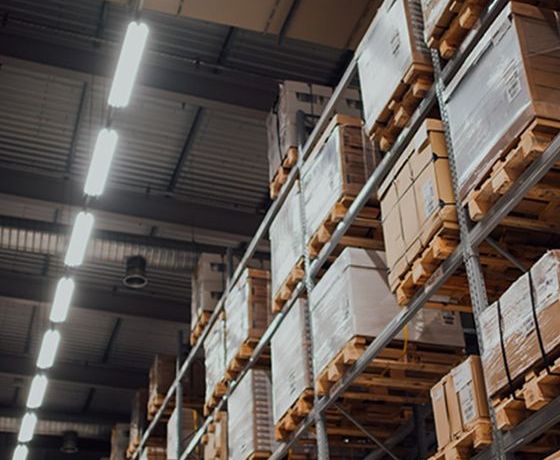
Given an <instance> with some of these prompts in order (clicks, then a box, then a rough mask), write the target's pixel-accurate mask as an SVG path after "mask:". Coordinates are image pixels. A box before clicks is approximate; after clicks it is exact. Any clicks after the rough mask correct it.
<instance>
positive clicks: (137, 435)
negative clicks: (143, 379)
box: [129, 388, 148, 447]
mask: <svg viewBox="0 0 560 460" xmlns="http://www.w3.org/2000/svg"><path fill="white" fill-rule="evenodd" d="M147 407H148V390H147V389H146V388H140V389H138V390H136V392H135V393H134V396H133V398H132V404H131V410H130V430H129V433H130V443H129V445H130V446H133V447H135V446H137V445H138V444H139V443H140V439H141V438H142V433H143V432H144V427H145V424H146V409H147Z"/></svg>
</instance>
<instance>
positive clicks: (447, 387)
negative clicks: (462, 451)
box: [431, 356, 489, 449]
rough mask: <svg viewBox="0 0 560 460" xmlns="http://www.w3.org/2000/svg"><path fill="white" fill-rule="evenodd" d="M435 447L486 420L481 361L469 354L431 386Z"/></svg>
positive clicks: (444, 444)
mask: <svg viewBox="0 0 560 460" xmlns="http://www.w3.org/2000/svg"><path fill="white" fill-rule="evenodd" d="M431 399H432V408H433V412H434V420H435V425H436V437H437V442H438V448H439V449H443V448H444V447H445V446H447V444H449V443H450V442H451V441H453V440H454V439H457V438H459V437H460V436H461V435H462V434H463V433H465V432H467V431H469V430H470V429H472V428H473V426H474V425H475V424H476V423H479V422H480V421H483V422H487V421H488V420H489V411H488V402H487V397H486V390H485V387H484V378H483V375H482V366H481V361H480V358H479V357H478V356H469V357H468V358H467V359H466V360H465V361H464V362H463V363H461V364H460V365H458V366H457V367H455V368H453V369H452V370H451V372H450V373H449V374H447V375H446V376H445V377H443V378H442V379H441V380H440V381H439V382H438V383H437V384H436V385H435V386H434V387H433V388H432V390H431Z"/></svg>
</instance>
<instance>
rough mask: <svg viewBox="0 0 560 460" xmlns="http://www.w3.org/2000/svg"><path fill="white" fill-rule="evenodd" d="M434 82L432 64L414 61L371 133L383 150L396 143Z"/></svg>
mask: <svg viewBox="0 0 560 460" xmlns="http://www.w3.org/2000/svg"><path fill="white" fill-rule="evenodd" d="M432 82H433V69H432V67H431V66H430V65H427V64H418V63H414V64H412V65H411V66H410V68H409V69H408V72H406V74H405V76H404V78H403V80H402V81H401V83H400V85H399V86H398V87H397V89H396V91H395V92H394V93H393V94H392V95H391V97H390V98H389V102H388V103H387V105H386V106H385V109H384V110H383V111H382V112H381V115H380V116H379V118H378V119H377V120H376V121H375V124H374V125H373V129H372V131H371V133H370V136H371V138H372V140H374V141H376V142H378V143H379V148H380V149H381V151H383V152H386V151H387V150H389V149H390V148H391V146H392V145H393V144H394V143H395V141H396V139H397V137H398V135H399V134H400V133H401V131H402V130H403V128H404V127H405V126H406V125H407V124H408V122H409V120H410V117H411V116H412V114H413V113H414V110H416V108H417V107H418V105H419V104H420V102H421V101H422V99H423V98H424V96H425V95H426V93H427V92H428V91H429V90H430V88H431V86H432Z"/></svg>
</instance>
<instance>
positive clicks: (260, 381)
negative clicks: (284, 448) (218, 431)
mask: <svg viewBox="0 0 560 460" xmlns="http://www.w3.org/2000/svg"><path fill="white" fill-rule="evenodd" d="M228 443H229V458H231V459H236V460H246V459H247V458H249V457H250V456H251V454H253V453H254V452H272V451H274V448H275V441H274V425H273V423H272V395H271V388H270V377H269V375H268V373H267V371H265V370H262V369H251V370H250V371H249V372H248V373H247V374H245V376H244V377H243V379H242V380H241V381H240V382H239V385H238V386H237V388H236V390H235V391H234V392H233V393H232V394H231V396H230V398H229V399H228Z"/></svg>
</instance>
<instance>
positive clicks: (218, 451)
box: [203, 412, 228, 460]
mask: <svg viewBox="0 0 560 460" xmlns="http://www.w3.org/2000/svg"><path fill="white" fill-rule="evenodd" d="M227 431H228V424H227V412H218V414H216V417H215V418H214V421H213V422H212V423H211V424H210V426H209V427H208V432H207V433H206V435H205V437H204V439H203V442H204V460H226V459H227V458H228V444H227Z"/></svg>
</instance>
